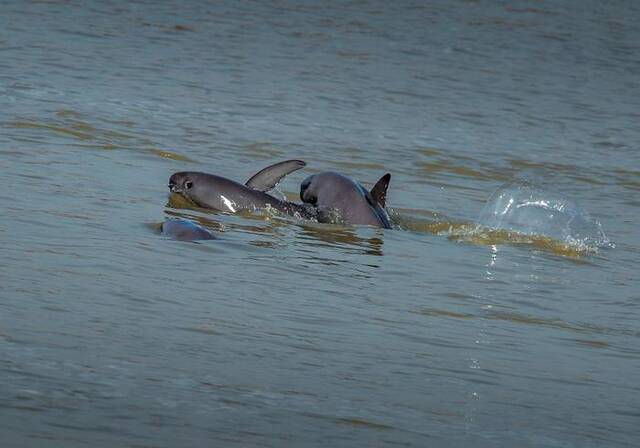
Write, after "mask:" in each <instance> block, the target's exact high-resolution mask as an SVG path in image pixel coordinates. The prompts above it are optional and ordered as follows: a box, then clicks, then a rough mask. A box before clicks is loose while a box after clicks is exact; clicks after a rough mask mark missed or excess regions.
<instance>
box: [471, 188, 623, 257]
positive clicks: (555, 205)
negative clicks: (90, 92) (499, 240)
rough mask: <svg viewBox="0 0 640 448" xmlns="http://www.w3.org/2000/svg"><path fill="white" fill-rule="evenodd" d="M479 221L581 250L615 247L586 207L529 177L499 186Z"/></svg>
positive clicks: (496, 228)
mask: <svg viewBox="0 0 640 448" xmlns="http://www.w3.org/2000/svg"><path fill="white" fill-rule="evenodd" d="M478 224H479V225H481V226H483V227H486V228H488V229H491V230H494V231H506V232H508V233H515V234H520V235H526V236H536V237H542V238H550V239H552V240H556V241H558V242H561V243H563V244H566V245H568V246H570V247H573V248H577V249H580V250H587V251H595V250H597V249H598V248H601V247H614V246H613V244H612V243H611V241H610V240H609V238H608V237H607V236H606V234H605V233H604V230H603V229H602V225H601V224H600V222H599V221H598V220H596V219H595V218H593V217H592V216H591V215H590V214H589V213H588V212H587V211H586V210H584V209H582V208H581V207H579V206H578V205H577V204H576V203H575V202H573V201H572V200H570V199H569V198H567V197H565V196H564V195H562V194H560V193H557V192H554V191H550V190H545V189H543V188H541V187H539V186H538V185H536V184H535V183H534V182H533V181H532V180H530V179H517V180H514V181H511V182H508V183H506V184H504V185H502V186H501V187H499V188H498V189H497V190H496V191H495V192H494V193H493V194H492V195H491V197H490V198H489V199H488V200H487V203H486V205H485V206H484V208H483V210H482V211H481V212H480V216H479V218H478Z"/></svg>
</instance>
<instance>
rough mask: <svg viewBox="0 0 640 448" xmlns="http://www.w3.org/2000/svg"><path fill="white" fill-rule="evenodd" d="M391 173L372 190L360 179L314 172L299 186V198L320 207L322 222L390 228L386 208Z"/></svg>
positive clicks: (381, 179) (317, 207) (319, 212)
mask: <svg viewBox="0 0 640 448" xmlns="http://www.w3.org/2000/svg"><path fill="white" fill-rule="evenodd" d="M390 180H391V174H389V173H387V174H385V175H384V176H382V177H381V178H380V180H378V182H376V184H375V186H374V187H373V188H372V189H371V192H369V191H367V190H366V188H364V187H363V186H362V185H360V184H359V183H358V182H356V181H354V180H352V179H350V178H348V177H346V176H343V175H342V174H339V173H335V172H332V171H326V172H322V173H318V174H313V175H311V176H309V177H307V178H306V179H305V180H304V181H303V182H302V184H301V185H300V199H302V202H305V203H307V204H311V205H313V206H314V207H316V209H317V216H316V218H317V220H318V221H319V222H329V223H336V222H338V223H343V224H361V225H370V226H375V227H383V228H385V229H390V228H391V222H390V220H389V215H388V214H387V212H386V211H385V209H384V206H385V203H386V197H387V188H388V186H389V181H390Z"/></svg>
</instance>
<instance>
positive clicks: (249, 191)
mask: <svg viewBox="0 0 640 448" xmlns="http://www.w3.org/2000/svg"><path fill="white" fill-rule="evenodd" d="M305 165H306V164H305V162H303V161H302V160H286V161H284V162H279V163H276V164H274V165H270V166H268V167H266V168H264V169H262V170H260V171H259V172H257V173H256V174H254V175H253V176H252V177H251V178H250V179H249V180H248V181H247V182H246V183H245V184H244V185H242V184H240V183H238V182H235V181H232V180H230V179H227V178H224V177H221V176H216V175H213V174H207V173H201V172H196V171H182V172H179V173H175V174H173V175H172V176H171V178H170V179H169V189H170V190H171V191H172V192H173V193H178V194H181V195H182V196H184V197H186V198H187V199H189V200H190V201H192V202H193V203H195V204H196V205H198V206H200V207H204V208H211V209H214V210H219V211H223V212H231V213H235V212H238V211H241V210H258V209H264V208H269V207H270V208H273V209H275V210H278V211H280V212H283V213H286V214H289V215H292V216H298V217H301V218H306V219H314V218H315V215H316V211H315V209H314V208H313V207H311V206H309V205H308V204H296V203H293V202H288V201H282V200H280V199H278V198H275V197H273V196H271V195H269V194H267V193H266V192H267V191H269V190H271V189H273V188H274V187H275V186H276V185H277V184H278V182H280V180H281V179H282V178H283V177H284V176H286V175H287V174H289V173H291V172H293V171H296V170H299V169H300V168H302V167H304V166H305Z"/></svg>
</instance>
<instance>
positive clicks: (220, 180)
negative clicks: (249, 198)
mask: <svg viewBox="0 0 640 448" xmlns="http://www.w3.org/2000/svg"><path fill="white" fill-rule="evenodd" d="M169 189H170V190H171V192H172V193H178V194H180V195H182V196H184V197H186V198H187V199H189V200H190V201H191V202H193V203H195V204H196V205H199V206H200V207H206V208H212V209H215V210H221V211H225V212H236V211H237V210H238V209H239V208H246V207H245V204H244V202H246V201H245V200H244V199H245V196H246V192H247V191H249V190H248V189H247V188H246V187H245V186H244V185H240V184H238V183H237V182H233V181H232V180H229V179H225V178H224V177H220V176H214V175H213V174H207V173H200V172H197V171H181V172H178V173H175V174H173V175H172V176H171V177H170V178H169Z"/></svg>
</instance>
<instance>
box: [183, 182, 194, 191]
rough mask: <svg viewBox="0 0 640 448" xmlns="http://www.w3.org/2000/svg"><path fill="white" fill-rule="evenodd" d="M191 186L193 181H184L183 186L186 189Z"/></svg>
mask: <svg viewBox="0 0 640 448" xmlns="http://www.w3.org/2000/svg"><path fill="white" fill-rule="evenodd" d="M191 187H193V182H191V181H190V180H187V181H185V183H184V188H186V189H187V190H188V189H189V188H191Z"/></svg>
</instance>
